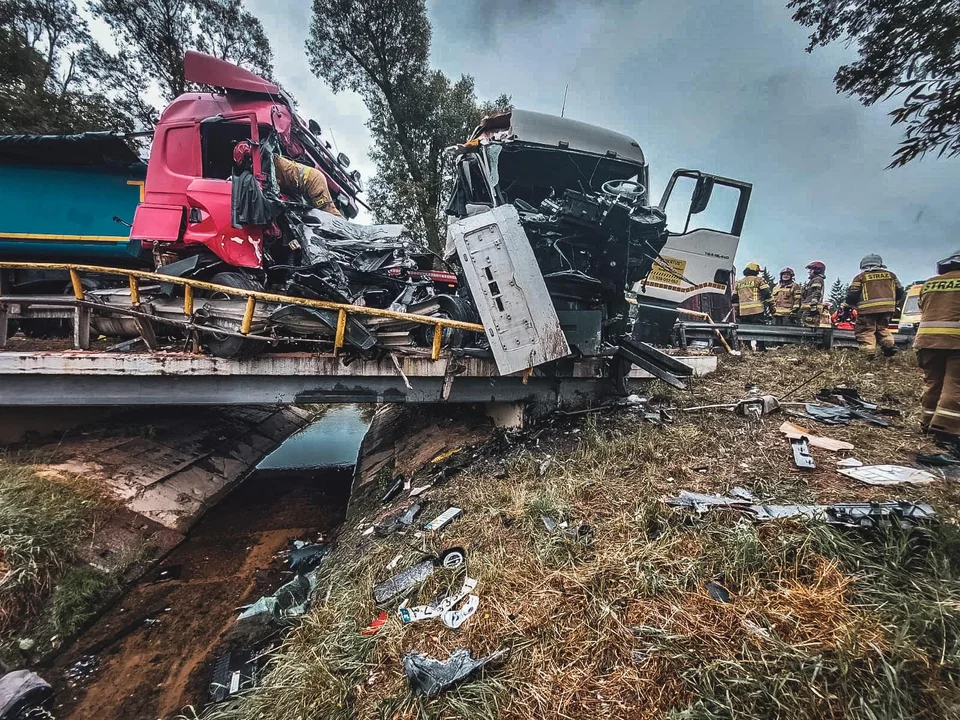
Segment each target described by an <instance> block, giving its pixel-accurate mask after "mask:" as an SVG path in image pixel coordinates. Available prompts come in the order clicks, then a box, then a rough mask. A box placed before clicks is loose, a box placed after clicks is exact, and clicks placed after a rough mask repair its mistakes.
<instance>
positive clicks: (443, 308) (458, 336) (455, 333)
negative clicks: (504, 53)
mask: <svg viewBox="0 0 960 720" xmlns="http://www.w3.org/2000/svg"><path fill="white" fill-rule="evenodd" d="M435 299H436V301H437V304H438V305H439V306H440V310H439V311H438V312H436V313H435V314H434V317H442V318H446V319H447V320H459V321H460V322H475V320H474V318H473V313H471V311H470V306H469V305H467V303H465V302H464V301H463V300H461V299H460V298H459V297H457V296H456V295H437V297H436V298H435ZM433 328H434V326H433V325H424V326H423V329H422V331H421V332H422V335H421V341H422V342H423V344H424V345H425V346H426V347H431V346H432V345H433ZM472 334H473V333H470V332H468V331H466V330H458V329H451V328H447V329H445V330H444V331H443V341H442V342H441V346H442V347H463V346H464V344H465V342H466V340H467V338H468V337H469V336H470V335H472Z"/></svg>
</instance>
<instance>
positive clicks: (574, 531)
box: [540, 515, 593, 542]
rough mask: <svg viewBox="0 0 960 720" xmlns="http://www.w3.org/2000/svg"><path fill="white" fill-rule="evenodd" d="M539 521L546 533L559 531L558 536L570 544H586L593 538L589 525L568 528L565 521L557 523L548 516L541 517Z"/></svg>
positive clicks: (591, 528)
mask: <svg viewBox="0 0 960 720" xmlns="http://www.w3.org/2000/svg"><path fill="white" fill-rule="evenodd" d="M540 521H541V522H542V523H543V526H544V527H545V528H546V529H547V532H548V533H553V532H555V531H556V530H559V531H560V534H561V535H563V537H564V538H566V539H567V540H570V541H571V542H587V541H589V540H590V539H591V538H592V537H593V527H591V526H590V525H586V524H581V525H578V526H577V527H570V525H569V524H568V523H567V522H566V521H563V522H557V521H556V520H554V519H553V518H552V517H550V516H549V515H541V516H540Z"/></svg>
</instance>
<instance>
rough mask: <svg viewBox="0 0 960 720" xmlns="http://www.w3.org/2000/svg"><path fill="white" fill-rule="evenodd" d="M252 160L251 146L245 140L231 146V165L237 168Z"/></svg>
mask: <svg viewBox="0 0 960 720" xmlns="http://www.w3.org/2000/svg"><path fill="white" fill-rule="evenodd" d="M252 158H253V146H251V145H250V143H249V142H247V141H246V140H241V141H240V142H238V143H237V144H236V145H234V146H233V164H234V165H237V166H238V167H239V166H241V165H243V164H244V163H246V162H248V161H249V160H251V159H252Z"/></svg>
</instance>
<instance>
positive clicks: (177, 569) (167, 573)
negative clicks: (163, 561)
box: [150, 565, 183, 583]
mask: <svg viewBox="0 0 960 720" xmlns="http://www.w3.org/2000/svg"><path fill="white" fill-rule="evenodd" d="M182 574H183V565H163V566H161V567H159V568H157V572H156V573H154V576H153V580H151V581H150V582H154V583H162V582H167V581H168V580H179V579H180V576H181V575H182Z"/></svg>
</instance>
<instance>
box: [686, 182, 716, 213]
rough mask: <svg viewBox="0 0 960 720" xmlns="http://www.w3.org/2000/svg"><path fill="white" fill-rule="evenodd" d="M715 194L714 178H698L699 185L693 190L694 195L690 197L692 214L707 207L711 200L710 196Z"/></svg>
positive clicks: (700, 211)
mask: <svg viewBox="0 0 960 720" xmlns="http://www.w3.org/2000/svg"><path fill="white" fill-rule="evenodd" d="M712 194H713V178H712V177H699V178H697V187H696V188H694V190H693V197H692V198H690V214H691V215H696V214H697V213H702V212H703V211H704V210H706V209H707V205H708V204H709V202H710V196H711V195H712Z"/></svg>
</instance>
